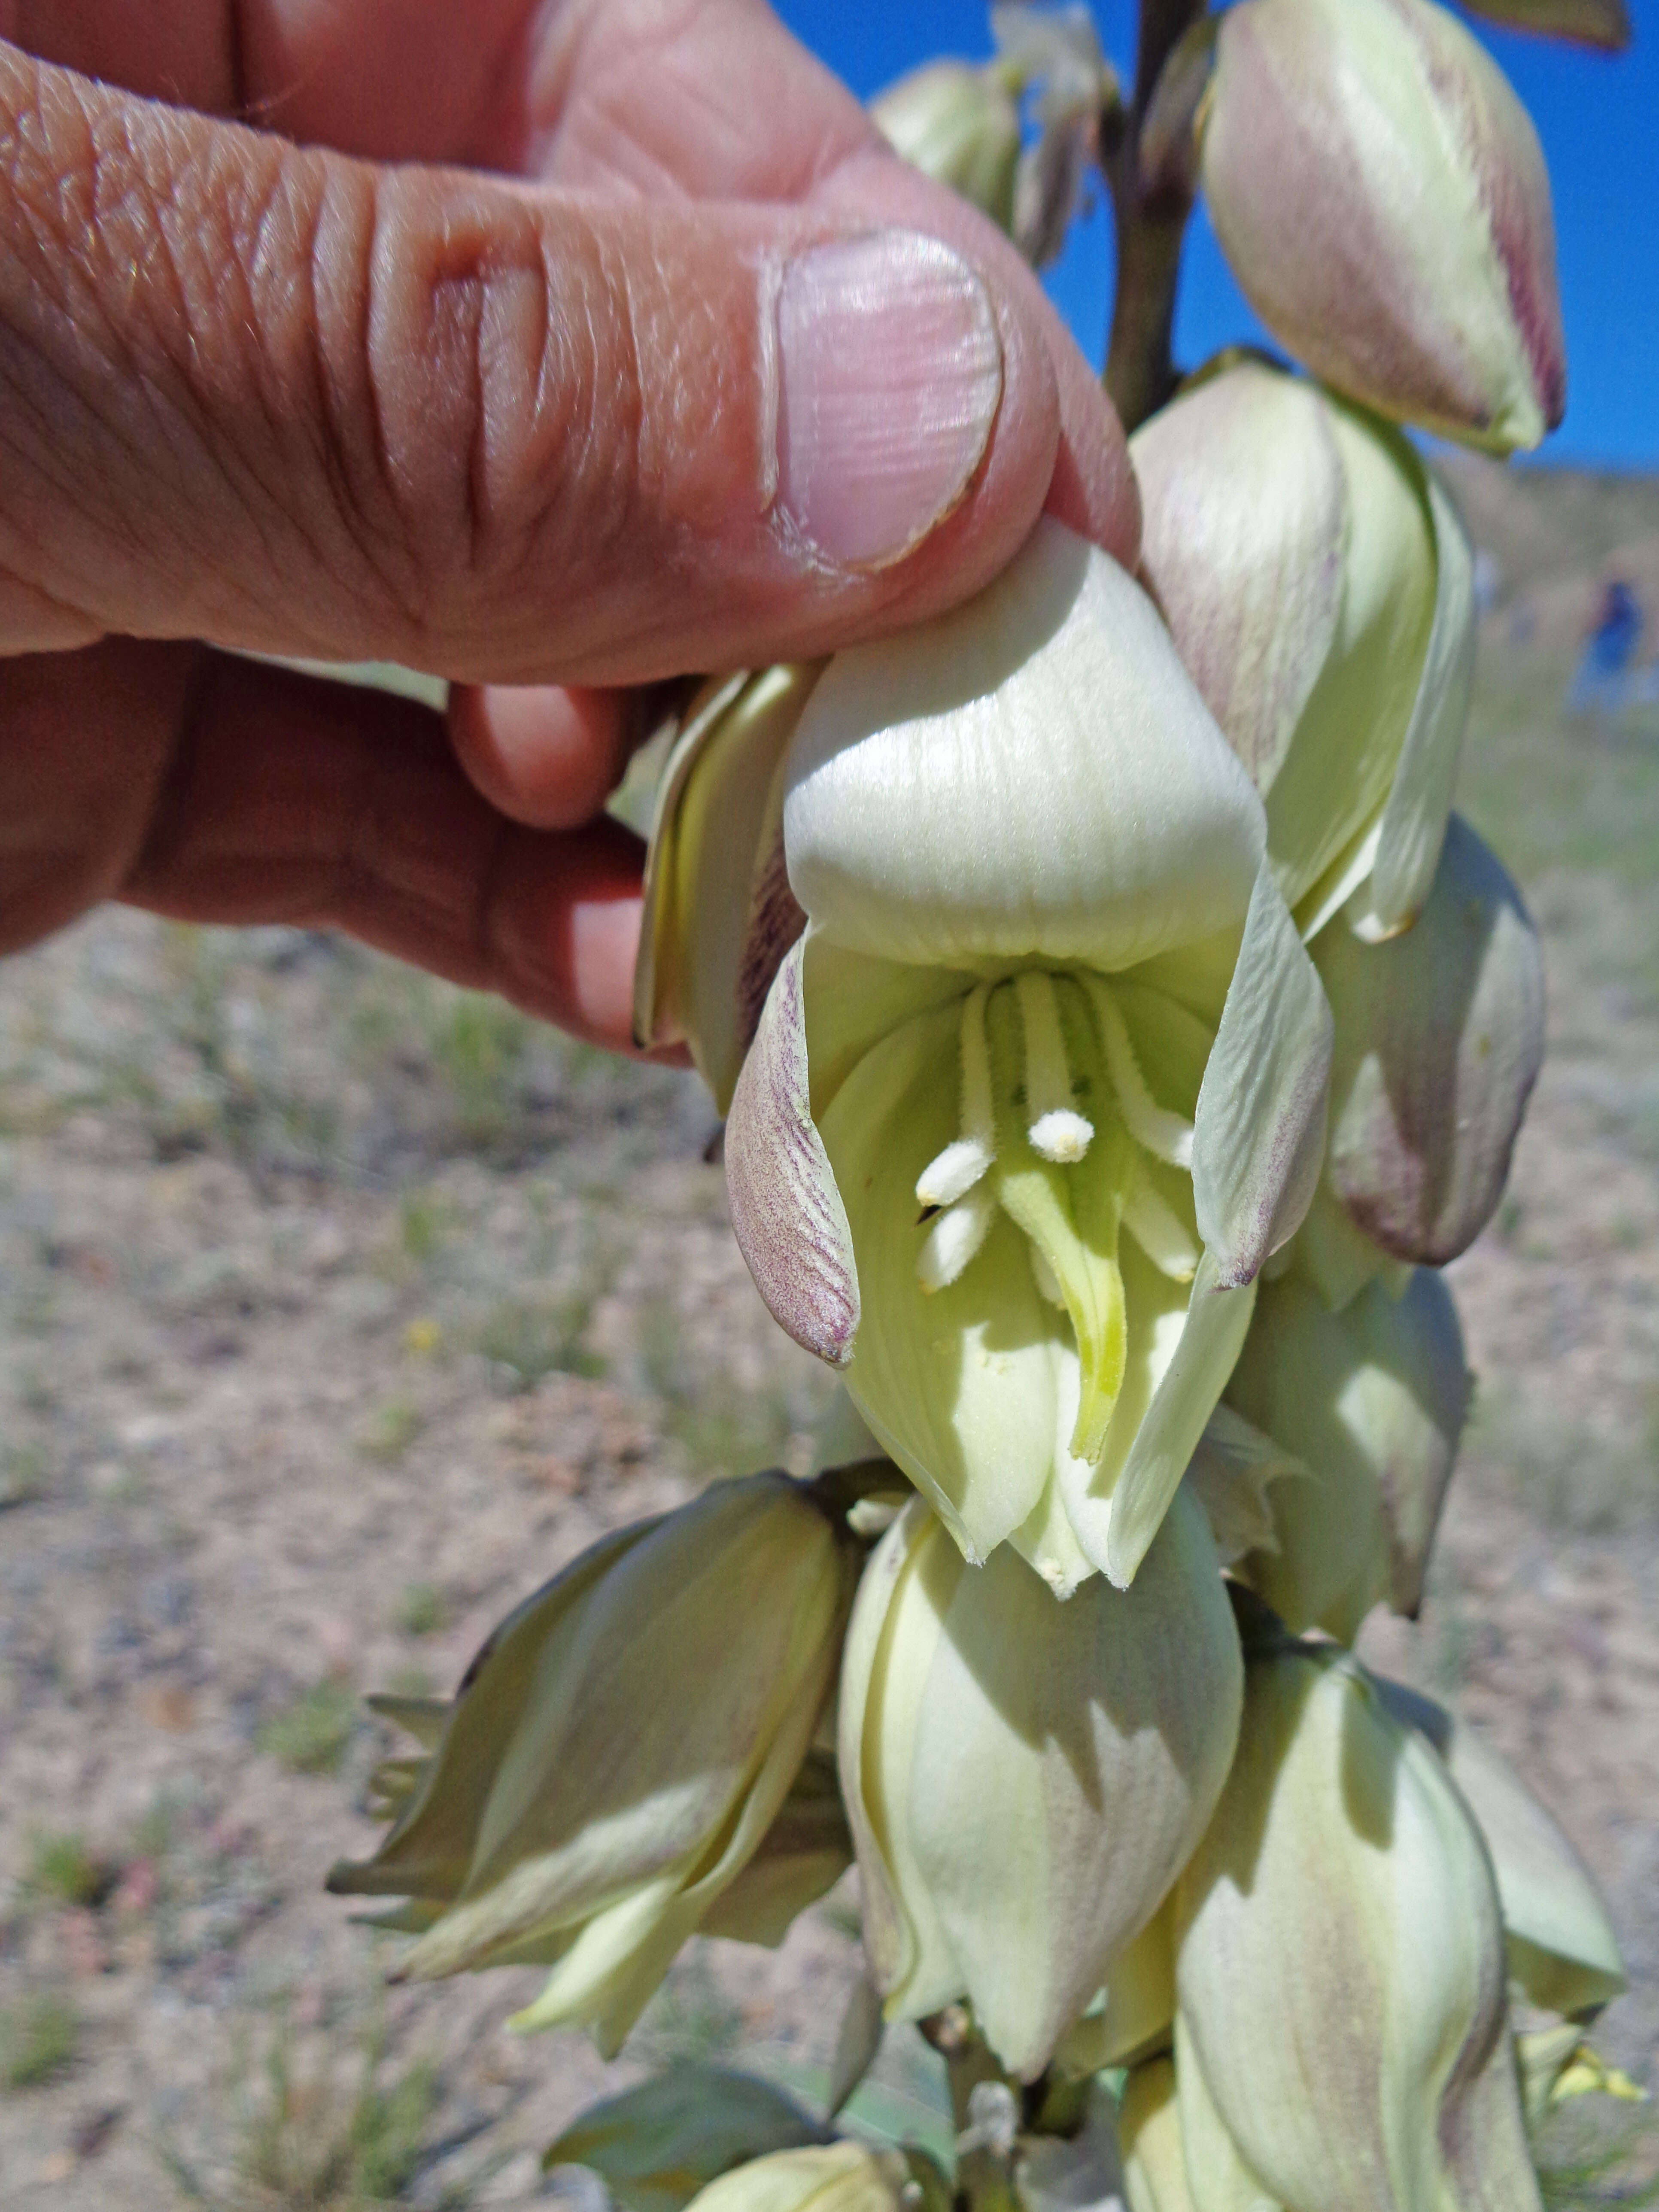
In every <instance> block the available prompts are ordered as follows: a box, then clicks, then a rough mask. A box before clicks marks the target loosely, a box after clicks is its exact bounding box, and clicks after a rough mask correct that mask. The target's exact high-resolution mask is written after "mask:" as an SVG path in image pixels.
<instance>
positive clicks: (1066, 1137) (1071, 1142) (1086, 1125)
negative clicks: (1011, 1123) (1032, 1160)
mask: <svg viewBox="0 0 1659 2212" xmlns="http://www.w3.org/2000/svg"><path fill="white" fill-rule="evenodd" d="M1094 1133H1095V1125H1094V1123H1093V1122H1092V1121H1085V1120H1084V1118H1083V1116H1082V1115H1081V1114H1074V1113H1073V1111H1072V1109H1071V1108H1070V1107H1068V1106H1057V1107H1054V1109H1051V1110H1050V1111H1049V1112H1048V1113H1047V1114H1044V1115H1042V1116H1041V1118H1040V1119H1039V1120H1037V1121H1033V1122H1032V1124H1031V1126H1030V1128H1029V1129H1028V1130H1027V1131H1026V1134H1027V1136H1029V1137H1030V1139H1031V1150H1032V1151H1033V1152H1036V1153H1039V1154H1040V1155H1041V1156H1042V1158H1043V1159H1045V1160H1054V1161H1056V1162H1057V1163H1058V1164H1060V1166H1061V1167H1071V1166H1072V1165H1073V1164H1074V1163H1075V1162H1077V1161H1078V1160H1080V1159H1081V1158H1083V1155H1084V1154H1085V1152H1087V1151H1088V1149H1089V1145H1090V1140H1091V1139H1092V1137H1093V1135H1094Z"/></svg>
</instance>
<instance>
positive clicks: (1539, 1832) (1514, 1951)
mask: <svg viewBox="0 0 1659 2212" xmlns="http://www.w3.org/2000/svg"><path fill="white" fill-rule="evenodd" d="M1377 1688H1378V1690H1379V1692H1380V1693H1381V1694H1382V1696H1383V1698H1384V1699H1385V1700H1386V1701H1387V1704H1388V1706H1389V1711H1391V1712H1392V1713H1393V1714H1394V1715H1395V1717H1396V1718H1397V1719H1399V1720H1400V1721H1401V1722H1403V1723H1405V1724H1406V1725H1407V1727H1410V1728H1414V1729H1417V1730H1418V1732H1419V1735H1424V1736H1425V1737H1426V1738H1427V1739H1428V1741H1430V1742H1431V1744H1432V1745H1433V1746H1434V1747H1435V1749H1436V1750H1437V1752H1438V1753H1439V1754H1440V1756H1441V1758H1442V1759H1443V1760H1444V1761H1445V1765H1446V1770H1447V1771H1448V1772H1449V1774H1450V1776H1451V1778H1452V1780H1453V1781H1454V1782H1455V1784H1456V1785H1457V1788H1458V1790H1459V1793H1460V1794H1461V1796H1462V1799H1463V1802H1464V1803H1465V1804H1466V1805H1467V1806H1468V1808H1469V1811H1470V1812H1471V1813H1472V1814H1474V1820H1475V1824H1476V1826H1478V1827H1479V1828H1480V1833H1481V1836H1482V1838H1483V1839H1484V1841H1485V1843H1486V1849H1487V1850H1488V1851H1489V1852H1490V1853H1491V1855H1492V1872H1493V1875H1495V1877H1496V1879H1497V1882H1498V1904H1499V1907H1500V1909H1501V1911H1502V1912H1503V1916H1504V1943H1505V1947H1506V1948H1507V1952H1508V1956H1509V1970H1510V1978H1511V1980H1512V1981H1514V1982H1515V1983H1516V1984H1517V1986H1518V1987H1519V1989H1520V1990H1521V1991H1522V1994H1523V1995H1524V1996H1525V1997H1526V1999H1527V2001H1528V2002H1529V2003H1531V2004H1534V2005H1538V2006H1541V2007H1542V2008H1544V2010H1546V2011H1547V2012H1559V2013H1562V2014H1566V2015H1582V2016H1584V2017H1588V2016H1589V2015H1591V2014H1592V2013H1595V2012H1596V2011H1598V2010H1599V2009H1600V2008H1601V2006H1602V2005H1604V2004H1606V2003H1607V2002H1609V2000H1610V1999H1612V1998H1613V1997H1616V1996H1619V1994H1620V1991H1621V1990H1623V1989H1624V1988H1625V1987H1626V1980H1625V1969H1624V1961H1623V1960H1621V1959H1620V1955H1619V1941H1618V1938H1617V1937H1616V1936H1614V1934H1613V1926H1612V1923H1611V1922H1610V1921H1609V1920H1608V1918H1607V1906H1606V1905H1605V1904H1604V1903H1603V1902H1602V1899H1601V1892H1600V1891H1599V1890H1598V1889H1597V1887H1596V1886H1595V1878H1594V1876H1593V1875H1591V1873H1590V1871H1589V1868H1588V1867H1587V1866H1586V1865H1585V1864H1584V1862H1583V1859H1581V1858H1580V1857H1579V1856H1578V1854H1577V1851H1576V1850H1574V1849H1573V1847H1572V1845H1571V1843H1569V1841H1568V1840H1567V1838H1566V1837H1565V1835H1564V1834H1563V1833H1562V1832H1561V1830H1560V1828H1559V1826H1557V1824H1556V1822H1555V1820H1553V1818H1552V1817H1551V1815H1550V1814H1548V1813H1547V1812H1546V1811H1545V1809H1544V1808H1543V1807H1542V1806H1541V1804H1540V1803H1539V1802H1538V1800H1537V1799H1536V1798H1535V1797H1534V1796H1533V1794H1532V1792H1531V1791H1530V1790H1528V1788H1527V1786H1526V1784H1524V1783H1523V1782H1522V1780H1521V1778H1520V1777H1519V1775H1517V1774H1516V1771H1515V1770H1514V1769H1513V1768H1512V1767H1511V1766H1510V1764H1509V1762H1508V1760H1507V1759H1504V1758H1503V1757H1502V1755H1501V1754H1500V1753H1498V1752H1497V1751H1495V1750H1494V1749H1493V1748H1492V1745H1491V1744H1489V1743H1487V1742H1486V1741H1485V1739H1484V1738H1483V1737H1481V1736H1479V1735H1476V1734H1475V1733H1474V1730H1473V1729H1471V1728H1470V1727H1469V1725H1468V1723H1467V1722H1466V1721H1462V1720H1458V1719H1456V1718H1455V1717H1454V1716H1453V1715H1452V1714H1450V1713H1449V1712H1447V1711H1445V1709H1444V1707H1443V1706H1441V1705H1436V1704H1435V1702H1434V1701H1433V1699H1430V1698H1425V1697H1424V1696H1422V1695H1421V1693H1420V1692H1418V1691H1415V1690H1409V1689H1407V1688H1406V1687H1405V1686H1404V1685H1403V1684H1402V1683H1399V1682H1387V1681H1379V1682H1378V1683H1377Z"/></svg>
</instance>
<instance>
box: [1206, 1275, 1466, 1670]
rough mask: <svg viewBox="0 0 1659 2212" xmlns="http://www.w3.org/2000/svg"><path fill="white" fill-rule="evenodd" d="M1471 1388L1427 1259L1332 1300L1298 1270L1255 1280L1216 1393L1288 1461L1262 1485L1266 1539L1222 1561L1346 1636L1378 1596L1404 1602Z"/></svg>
mask: <svg viewBox="0 0 1659 2212" xmlns="http://www.w3.org/2000/svg"><path fill="white" fill-rule="evenodd" d="M1471 1389H1472V1385H1471V1380H1470V1376H1469V1373H1468V1367H1467V1365H1466V1364H1465V1361H1464V1356H1463V1339H1462V1332H1461V1330H1460V1329H1459V1328H1458V1323H1457V1310H1456V1308H1455V1306H1454V1305H1453V1304H1452V1300H1451V1293H1450V1292H1449V1291H1448V1290H1447V1288H1446V1286H1445V1285H1444V1284H1443V1282H1442V1281H1441V1279H1440V1277H1439V1276H1438V1275H1437V1273H1435V1272H1434V1271H1433V1270H1432V1269H1431V1268H1427V1267H1419V1268H1416V1269H1413V1272H1412V1273H1411V1276H1410V1278H1409V1279H1408V1281H1407V1284H1406V1285H1405V1288H1404V1289H1403V1291H1401V1292H1400V1293H1399V1294H1398V1295H1396V1294H1395V1291H1394V1290H1393V1288H1392V1287H1390V1286H1385V1285H1383V1283H1381V1282H1372V1283H1370V1285H1367V1287H1366V1288H1365V1289H1364V1290H1363V1291H1360V1292H1359V1294H1358V1296H1357V1297H1355V1298H1353V1299H1352V1302H1351V1303H1350V1304H1347V1305H1345V1306H1344V1307H1343V1308H1342V1309H1341V1310H1340V1312H1333V1311H1332V1310H1331V1309H1330V1307H1329V1306H1328V1304H1327V1303H1326V1302H1325V1300H1324V1299H1323V1297H1321V1295H1320V1293H1319V1291H1317V1290H1316V1288H1315V1286H1314V1285H1313V1284H1312V1283H1311V1282H1310V1281H1309V1280H1308V1279H1307V1278H1306V1277H1305V1276H1304V1274H1303V1273H1301V1272H1300V1270H1299V1269H1291V1271H1290V1272H1289V1273H1286V1274H1285V1275H1284V1276H1282V1277H1281V1278H1280V1279H1279V1280H1278V1281H1276V1282H1272V1283H1267V1284H1264V1285H1263V1286H1262V1290H1261V1296H1260V1297H1258V1299H1257V1301H1256V1308H1255V1314H1254V1316H1252V1318H1251V1322H1250V1328H1249V1334H1248V1335H1247V1336H1246V1338H1245V1340H1244V1348H1243V1352H1241V1353H1240V1354H1239V1359H1238V1364H1237V1367H1236V1368H1235V1369H1234V1370H1233V1373H1232V1377H1231V1381H1230V1382H1229V1383H1228V1385H1227V1397H1226V1403H1227V1404H1228V1405H1229V1406H1230V1407H1232V1408H1233V1410H1234V1411H1235V1412H1236V1413H1240V1414H1242V1415H1243V1417H1244V1419H1246V1420H1248V1421H1249V1423H1250V1425H1251V1426H1252V1427H1253V1428H1254V1429H1255V1430H1256V1431H1260V1432H1261V1434H1262V1435H1263V1436H1265V1437H1269V1438H1271V1439H1272V1441H1273V1443H1274V1444H1275V1445H1277V1446H1278V1447H1279V1450H1280V1451H1281V1452H1282V1453H1283V1454H1284V1455H1285V1457H1286V1458H1287V1459H1288V1460H1289V1461H1291V1462H1293V1468H1292V1471H1291V1473H1289V1474H1285V1475H1283V1476H1282V1477H1281V1478H1280V1479H1279V1480H1276V1481H1274V1482H1273V1483H1272V1484H1271V1485H1270V1486H1269V1488H1268V1492H1267V1516H1268V1519H1269V1522H1270V1523H1271V1534H1270V1536H1269V1539H1268V1541H1267V1542H1266V1543H1265V1544H1263V1545H1261V1546H1260V1547H1256V1548H1255V1549H1253V1550H1251V1551H1249V1553H1246V1554H1245V1556H1244V1557H1243V1559H1242V1560H1241V1561H1240V1562H1239V1564H1238V1565H1237V1567H1236V1569H1235V1572H1237V1574H1238V1575H1239V1576H1240V1577H1242V1578H1243V1580H1244V1581H1245V1582H1247V1583H1249V1586H1250V1588H1251V1589H1254V1590H1255V1591H1257V1592H1258V1593H1259V1594H1260V1595H1261V1596H1262V1597H1264V1598H1265V1599H1266V1600H1267V1602H1268V1604H1269V1605H1271V1606H1272V1607H1273V1610H1274V1612H1275V1613H1278V1614H1279V1617H1280V1619H1281V1620H1284V1621H1285V1624H1286V1626H1289V1627H1291V1628H1292V1629H1297V1630H1300V1629H1304V1628H1312V1627H1319V1628H1322V1629H1323V1630H1324V1631H1325V1632H1326V1633H1327V1634H1328V1635H1330V1636H1334V1637H1335V1638H1337V1639H1338V1640H1339V1642H1341V1643H1345V1644H1346V1643H1352V1640H1353V1637H1354V1635H1355V1633H1356V1632H1357V1631H1358V1626H1359V1624H1360V1622H1361V1621H1362V1620H1364V1617H1365V1615H1366V1613H1369V1612H1370V1609H1371V1607H1373V1606H1374V1605H1376V1604H1378V1603H1379V1602H1383V1601H1386V1602H1387V1603H1388V1604H1389V1605H1390V1606H1392V1607H1393V1608H1394V1610H1395V1612H1396V1613H1407V1614H1410V1615H1413V1616H1414V1615H1415V1614H1416V1612H1417V1610H1418V1607H1419V1605H1420V1603H1421V1602H1422V1595H1423V1577H1424V1573H1425V1569H1426V1567H1427V1564H1428V1556H1429V1551H1430V1548H1431V1545H1432V1543H1433V1541H1434V1535H1435V1531H1436V1529H1437V1527H1438V1525H1439V1521H1440V1511H1441V1507H1442V1505H1443V1502H1444V1499H1445V1495H1446V1488H1447V1486H1448V1484H1449V1481H1450V1480H1451V1472H1452V1465H1453V1462H1454V1461H1455V1457H1456V1455H1457V1446H1458V1440H1459V1438H1460V1437H1461V1436H1462V1429H1463V1422H1464V1419H1465V1417H1466V1415H1467V1413H1468V1406H1469V1399H1470V1395H1471Z"/></svg>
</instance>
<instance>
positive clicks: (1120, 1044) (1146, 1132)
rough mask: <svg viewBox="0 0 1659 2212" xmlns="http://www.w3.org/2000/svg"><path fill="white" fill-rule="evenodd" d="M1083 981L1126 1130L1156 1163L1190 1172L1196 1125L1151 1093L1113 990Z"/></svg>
mask: <svg viewBox="0 0 1659 2212" xmlns="http://www.w3.org/2000/svg"><path fill="white" fill-rule="evenodd" d="M1081 981H1083V982H1084V983H1085V985H1086V986H1087V987H1088V992H1089V998H1090V1002H1091V1005H1092V1006H1093V1007H1094V1010H1095V1018H1096V1020H1097V1022H1098V1023H1099V1024H1100V1042H1101V1045H1102V1048H1103V1050H1104V1053H1105V1055H1106V1072H1107V1073H1108V1074H1109V1076H1110V1077H1111V1079H1112V1088H1113V1090H1114V1091H1116V1093H1117V1103H1118V1104H1119V1106H1120V1107H1121V1109H1122V1111H1123V1121H1124V1126H1125V1127H1126V1128H1127V1130H1128V1132H1129V1134H1130V1135H1131V1136H1132V1137H1133V1139H1134V1140H1135V1142H1136V1144H1138V1145H1140V1146H1144V1147H1145V1149H1146V1151H1147V1152H1150V1153H1151V1154H1152V1157H1153V1158H1154V1159H1159V1160H1164V1161H1166V1162H1167V1163H1168V1164H1169V1165H1170V1167H1174V1168H1188V1169H1190V1168H1191V1166H1192V1164H1193V1125H1192V1123H1191V1122H1190V1121H1188V1120H1187V1119H1186V1117H1185V1115H1181V1114H1172V1113H1170V1111H1169V1109H1167V1108H1166V1107H1163V1106H1160V1105H1159V1104H1158V1102H1157V1100H1156V1099H1155V1098H1154V1097H1152V1092H1151V1091H1149V1090H1148V1089H1147V1088H1146V1077H1145V1076H1144V1075H1143V1074H1142V1073H1141V1072H1140V1063H1139V1060H1137V1059H1136V1058H1135V1048H1134V1047H1133V1044H1132V1043H1131V1042H1129V1031H1128V1027H1127V1024H1126V1023H1125V1021H1124V1019H1123V1016H1122V1014H1121V1012H1120V1011H1119V1008H1118V1003H1117V1000H1115V998H1114V997H1113V996H1112V990H1111V986H1110V985H1109V983H1107V982H1105V981H1103V979H1102V978H1101V977H1100V976H1098V975H1090V974H1089V973H1088V972H1087V971H1086V970H1085V972H1084V974H1083V975H1082V977H1081Z"/></svg>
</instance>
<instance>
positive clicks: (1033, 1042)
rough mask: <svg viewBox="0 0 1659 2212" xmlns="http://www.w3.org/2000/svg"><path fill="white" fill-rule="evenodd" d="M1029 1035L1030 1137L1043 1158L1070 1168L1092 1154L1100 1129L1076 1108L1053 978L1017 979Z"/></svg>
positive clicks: (1027, 1102)
mask: <svg viewBox="0 0 1659 2212" xmlns="http://www.w3.org/2000/svg"><path fill="white" fill-rule="evenodd" d="M1014 993H1015V995H1016V997H1017V998H1018V1001H1019V1018H1020V1023H1021V1025H1022V1026H1023V1028H1024V1032H1025V1110H1026V1113H1027V1114H1028V1115H1029V1116H1030V1120H1029V1121H1028V1124H1027V1128H1026V1133H1027V1135H1028V1136H1029V1137H1030V1140H1031V1150H1032V1151H1033V1152H1036V1154H1037V1155H1038V1156H1039V1158H1042V1159H1045V1160H1053V1161H1054V1162H1055V1163H1057V1164H1060V1165H1061V1166H1066V1167H1071V1166H1073V1165H1075V1164H1076V1163H1077V1162H1078V1161H1079V1160H1080V1159H1081V1158H1083V1156H1084V1154H1085V1152H1087V1151H1088V1149H1089V1146H1090V1143H1091V1139H1093V1136H1094V1133H1095V1129H1094V1124H1093V1122H1092V1121H1087V1120H1085V1117H1084V1116H1083V1115H1081V1114H1079V1112H1078V1110H1077V1109H1076V1108H1075V1107H1074V1106H1073V1103H1072V1071H1071V1067H1070V1066H1069V1064H1068V1063H1067V1060H1066V1040H1065V1037H1064V1036H1062V1034H1061V1032H1060V1001H1059V1000H1058V999H1057V998H1056V996H1055V995H1054V978H1053V976H1052V975H1039V974H1037V973H1035V972H1034V971H1032V970H1031V969H1027V970H1026V971H1025V973H1024V975H1016V976H1015V978H1014Z"/></svg>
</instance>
